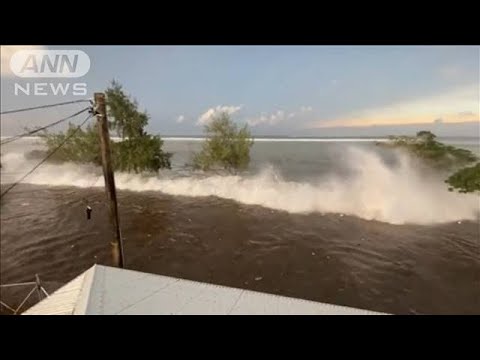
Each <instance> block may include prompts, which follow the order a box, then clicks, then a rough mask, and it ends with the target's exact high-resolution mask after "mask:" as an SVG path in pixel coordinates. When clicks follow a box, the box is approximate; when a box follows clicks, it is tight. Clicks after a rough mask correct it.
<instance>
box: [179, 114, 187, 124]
mask: <svg viewBox="0 0 480 360" xmlns="http://www.w3.org/2000/svg"><path fill="white" fill-rule="evenodd" d="M184 120H185V116H183V115H180V116H179V117H178V118H177V123H179V124H181V123H182V122H183V121H184Z"/></svg>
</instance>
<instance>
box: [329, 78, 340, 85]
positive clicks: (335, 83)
mask: <svg viewBox="0 0 480 360" xmlns="http://www.w3.org/2000/svg"><path fill="white" fill-rule="evenodd" d="M330 83H331V84H332V85H333V86H335V85H337V84H338V80H337V79H333V80H332V81H330Z"/></svg>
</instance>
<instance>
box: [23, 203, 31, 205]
mask: <svg viewBox="0 0 480 360" xmlns="http://www.w3.org/2000/svg"><path fill="white" fill-rule="evenodd" d="M28 205H30V203H22V206H28Z"/></svg>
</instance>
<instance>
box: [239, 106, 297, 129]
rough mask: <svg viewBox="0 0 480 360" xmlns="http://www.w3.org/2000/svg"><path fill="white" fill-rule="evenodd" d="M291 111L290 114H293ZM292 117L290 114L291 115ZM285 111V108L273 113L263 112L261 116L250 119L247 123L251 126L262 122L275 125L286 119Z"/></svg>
mask: <svg viewBox="0 0 480 360" xmlns="http://www.w3.org/2000/svg"><path fill="white" fill-rule="evenodd" d="M292 114H293V113H291V114H290V115H292ZM289 117H290V116H289ZM285 118H286V116H285V112H284V111H283V110H278V111H277V112H274V113H272V114H262V115H260V116H259V117H256V118H252V119H248V120H247V123H248V125H250V126H257V125H260V124H267V125H275V124H278V123H279V122H280V121H283V120H285Z"/></svg>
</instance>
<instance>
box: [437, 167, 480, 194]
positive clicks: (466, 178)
mask: <svg viewBox="0 0 480 360" xmlns="http://www.w3.org/2000/svg"><path fill="white" fill-rule="evenodd" d="M445 182H446V183H447V184H449V185H450V186H451V187H450V188H449V190H450V191H453V190H454V189H457V190H458V191H459V192H461V193H470V192H475V191H480V162H479V163H477V164H476V165H473V166H469V167H465V168H463V169H461V170H459V171H457V172H456V173H454V174H453V175H451V176H450V177H449V178H448V179H447V180H445Z"/></svg>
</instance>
